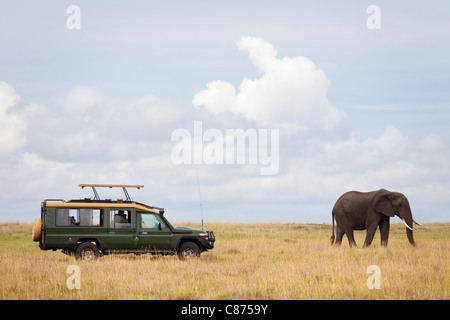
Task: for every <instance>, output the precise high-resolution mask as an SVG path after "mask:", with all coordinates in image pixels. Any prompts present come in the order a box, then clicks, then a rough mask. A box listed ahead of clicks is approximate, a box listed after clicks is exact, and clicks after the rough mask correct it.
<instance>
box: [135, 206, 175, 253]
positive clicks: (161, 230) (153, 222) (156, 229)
mask: <svg viewBox="0 0 450 320" xmlns="http://www.w3.org/2000/svg"><path fill="white" fill-rule="evenodd" d="M136 217H137V221H138V238H139V241H138V247H139V249H146V250H149V251H152V250H156V251H158V250H165V249H172V236H173V234H172V231H171V230H170V229H169V227H168V226H167V225H166V224H165V223H164V221H163V219H161V217H160V215H159V214H157V213H152V212H137V215H136Z"/></svg>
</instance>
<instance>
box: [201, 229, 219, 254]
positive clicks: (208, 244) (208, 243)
mask: <svg viewBox="0 0 450 320" xmlns="http://www.w3.org/2000/svg"><path fill="white" fill-rule="evenodd" d="M206 232H207V233H208V237H204V238H202V240H201V244H202V246H203V249H204V250H210V249H212V248H214V242H215V241H216V237H215V236H214V232H212V231H206Z"/></svg>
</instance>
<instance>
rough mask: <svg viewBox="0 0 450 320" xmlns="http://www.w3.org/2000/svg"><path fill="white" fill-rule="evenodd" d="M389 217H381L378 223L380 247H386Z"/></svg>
mask: <svg viewBox="0 0 450 320" xmlns="http://www.w3.org/2000/svg"><path fill="white" fill-rule="evenodd" d="M389 224H390V219H389V217H387V216H386V217H382V218H381V221H380V235H381V245H382V246H384V247H386V246H387V244H388V240H389Z"/></svg>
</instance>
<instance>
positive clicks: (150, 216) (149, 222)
mask: <svg viewBox="0 0 450 320" xmlns="http://www.w3.org/2000/svg"><path fill="white" fill-rule="evenodd" d="M139 216H140V227H141V229H156V230H158V229H159V224H160V223H161V229H164V228H165V227H166V226H165V224H164V222H163V221H162V220H161V219H160V218H159V217H158V216H157V215H156V214H154V213H141V214H140V215H139Z"/></svg>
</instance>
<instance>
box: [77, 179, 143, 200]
mask: <svg viewBox="0 0 450 320" xmlns="http://www.w3.org/2000/svg"><path fill="white" fill-rule="evenodd" d="M78 186H79V187H81V188H84V187H91V188H92V191H94V200H100V197H99V196H98V193H97V190H95V188H96V187H98V188H122V189H123V193H124V194H125V197H126V201H131V198H130V195H129V194H128V191H127V189H126V188H137V189H140V188H143V187H144V186H143V185H141V184H89V183H88V184H86V183H81V184H79V185H78Z"/></svg>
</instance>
